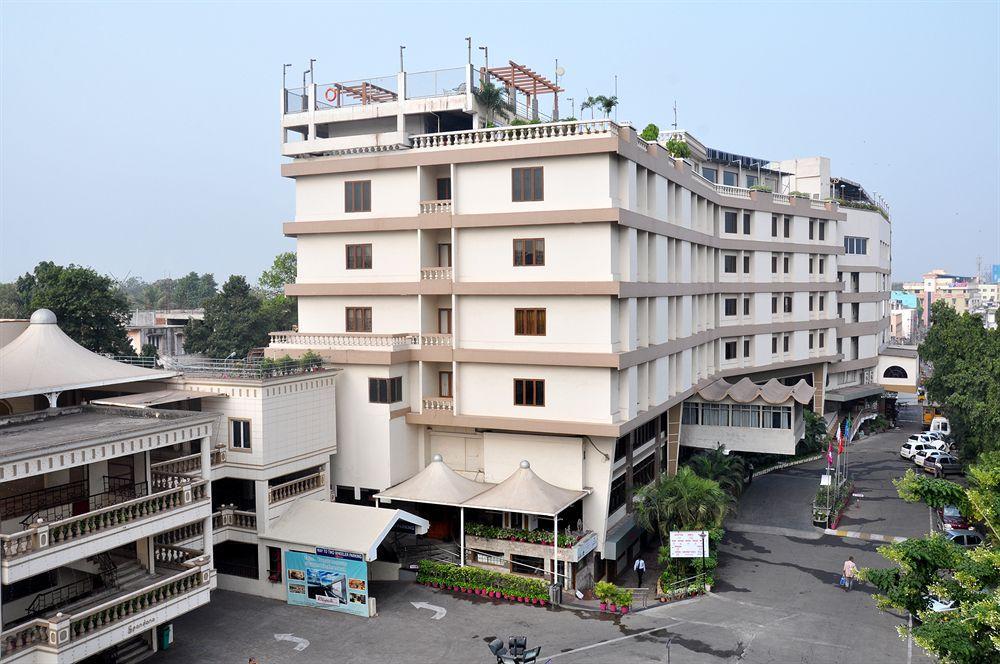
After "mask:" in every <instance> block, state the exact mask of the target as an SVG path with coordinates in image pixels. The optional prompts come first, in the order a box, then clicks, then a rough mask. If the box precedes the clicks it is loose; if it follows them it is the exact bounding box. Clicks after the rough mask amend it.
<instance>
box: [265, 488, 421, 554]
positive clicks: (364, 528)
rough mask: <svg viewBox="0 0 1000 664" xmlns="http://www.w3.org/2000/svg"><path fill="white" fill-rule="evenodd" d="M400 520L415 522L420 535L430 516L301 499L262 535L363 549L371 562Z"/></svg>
mask: <svg viewBox="0 0 1000 664" xmlns="http://www.w3.org/2000/svg"><path fill="white" fill-rule="evenodd" d="M400 521H402V522H404V523H409V524H412V525H413V527H414V530H415V532H416V533H417V534H419V535H423V534H424V533H426V532H427V528H428V527H429V526H430V523H428V521H427V519H421V518H420V517H419V516H415V515H413V514H410V513H409V512H404V511H403V510H390V509H384V508H381V507H368V506H366V505H349V504H347V503H330V502H327V501H325V500H308V499H306V500H298V501H296V502H294V503H292V505H291V507H289V508H288V511H286V512H285V513H284V514H282V515H281V516H279V517H278V518H277V519H276V520H275V521H274V522H272V523H271V524H269V525H268V527H267V530H266V532H265V533H264V535H262V536H261V539H262V540H269V541H273V542H284V543H286V544H291V545H293V546H307V547H314V548H315V547H320V548H325V549H336V550H339V551H350V552H352V553H360V554H363V555H364V556H365V560H366V561H368V562H371V561H372V560H376V559H377V558H378V546H379V544H381V543H382V541H383V540H384V539H385V538H386V537H387V536H388V535H389V533H390V532H391V531H392V529H393V527H394V526H395V525H396V524H397V523H398V522H400Z"/></svg>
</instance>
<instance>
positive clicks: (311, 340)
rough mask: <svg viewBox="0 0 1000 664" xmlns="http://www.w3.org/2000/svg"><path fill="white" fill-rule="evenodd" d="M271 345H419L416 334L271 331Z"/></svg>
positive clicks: (388, 347) (386, 347)
mask: <svg viewBox="0 0 1000 664" xmlns="http://www.w3.org/2000/svg"><path fill="white" fill-rule="evenodd" d="M271 345H272V346H278V347H282V346H285V347H299V348H364V349H368V350H406V349H409V348H416V347H417V346H419V345H420V335H418V334H411V333H406V334H370V333H364V332H361V333H351V332H333V333H328V334H326V333H322V332H319V333H310V332H271Z"/></svg>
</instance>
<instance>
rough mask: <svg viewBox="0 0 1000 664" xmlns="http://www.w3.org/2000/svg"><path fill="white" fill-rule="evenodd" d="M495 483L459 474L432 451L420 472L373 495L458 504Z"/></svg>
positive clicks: (441, 503) (423, 501)
mask: <svg viewBox="0 0 1000 664" xmlns="http://www.w3.org/2000/svg"><path fill="white" fill-rule="evenodd" d="M493 486H496V485H494V484H485V483H483V482H474V481H473V480H470V479H468V478H465V477H462V476H461V475H459V474H458V473H456V472H455V471H454V470H452V469H451V467H450V466H448V464H446V463H445V462H444V459H442V458H441V455H440V454H435V455H434V458H433V459H432V460H431V462H430V463H429V464H427V467H426V468H424V469H423V470H421V471H420V472H419V473H417V474H416V475H414V476H413V477H411V478H410V479H408V480H406V481H405V482H401V483H399V484H397V485H396V486H391V487H389V488H388V489H386V490H385V491H382V492H381V493H378V494H376V495H375V497H376V498H378V499H379V500H404V501H408V502H411V503H428V504H431V505H448V506H450V507H460V506H461V505H462V503H464V502H465V501H467V500H469V499H470V498H472V497H473V496H478V495H479V494H481V493H483V492H484V491H486V490H487V489H489V488H490V487H493Z"/></svg>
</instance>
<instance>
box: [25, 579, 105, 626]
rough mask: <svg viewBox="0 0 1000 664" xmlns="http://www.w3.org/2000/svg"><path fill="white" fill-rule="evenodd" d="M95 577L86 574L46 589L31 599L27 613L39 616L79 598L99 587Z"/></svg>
mask: <svg viewBox="0 0 1000 664" xmlns="http://www.w3.org/2000/svg"><path fill="white" fill-rule="evenodd" d="M95 578H96V577H93V576H86V577H84V578H82V579H78V580H77V581H74V582H72V583H67V584H66V585H64V586H59V587H58V588H53V589H52V590H46V591H45V592H43V593H39V594H38V595H35V599H33V600H31V604H30V605H28V608H27V609H25V613H27V614H28V615H29V616H37V615H41V614H43V613H45V612H47V611H51V610H53V609H58V608H59V607H60V606H66V605H67V604H70V603H72V602H74V601H76V600H77V599H78V598H80V597H83V596H85V595H88V594H90V593H92V592H93V591H94V589H95V588H96V587H97V584H96V581H95Z"/></svg>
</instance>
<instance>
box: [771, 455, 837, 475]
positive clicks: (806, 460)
mask: <svg viewBox="0 0 1000 664" xmlns="http://www.w3.org/2000/svg"><path fill="white" fill-rule="evenodd" d="M824 456H826V453H825V452H819V453H817V454H814V455H812V456H807V457H803V458H801V459H796V460H795V461H785V462H784V463H779V464H778V465H776V466H770V467H768V468H765V469H764V470H758V471H757V472H755V473H754V474H753V478H754V479H757V478H758V477H761V476H762V475H767V474H768V473H770V472H773V471H775V470H781V469H782V468H789V467H791V466H798V465H799V464H803V463H809V462H810V461H815V460H816V459H822V458H823V457H824Z"/></svg>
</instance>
